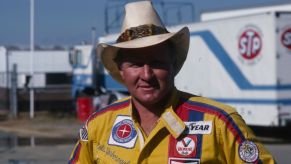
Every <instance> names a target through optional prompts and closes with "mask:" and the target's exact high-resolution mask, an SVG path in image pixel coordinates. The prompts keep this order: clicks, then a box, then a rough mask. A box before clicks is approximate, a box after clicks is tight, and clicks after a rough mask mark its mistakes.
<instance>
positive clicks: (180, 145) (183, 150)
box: [176, 137, 196, 156]
mask: <svg viewBox="0 0 291 164" xmlns="http://www.w3.org/2000/svg"><path fill="white" fill-rule="evenodd" d="M195 146H196V144H195V141H194V140H193V139H192V138H190V137H185V138H183V139H182V140H181V141H178V142H177V144H176V150H177V152H178V153H179V154H180V155H183V156H188V155H190V154H192V153H193V152H194V150H195Z"/></svg>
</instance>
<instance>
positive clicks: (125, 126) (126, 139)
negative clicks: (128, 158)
mask: <svg viewBox="0 0 291 164" xmlns="http://www.w3.org/2000/svg"><path fill="white" fill-rule="evenodd" d="M136 138H137V132H136V130H135V128H134V125H133V122H132V120H131V118H130V117H129V116H117V118H116V120H115V122H114V124H113V127H112V129H111V135H110V138H109V141H108V144H110V145H116V146H121V147H125V148H132V147H134V145H135V142H136Z"/></svg>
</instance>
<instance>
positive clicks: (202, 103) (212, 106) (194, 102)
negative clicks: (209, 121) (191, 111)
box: [179, 91, 237, 115]
mask: <svg viewBox="0 0 291 164" xmlns="http://www.w3.org/2000/svg"><path fill="white" fill-rule="evenodd" d="M179 95H180V98H181V99H182V100H181V101H182V104H187V106H188V107H192V108H195V107H202V108H204V109H208V110H204V113H211V112H213V111H215V112H219V113H223V114H224V115H229V114H233V113H237V111H236V110H235V109H234V108H233V107H231V106H229V105H227V104H224V103H221V102H217V101H215V100H212V99H209V98H206V97H201V96H196V95H192V94H189V93H186V92H181V91H179Z"/></svg>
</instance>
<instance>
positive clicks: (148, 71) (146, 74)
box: [142, 64, 154, 80]
mask: <svg viewBox="0 0 291 164" xmlns="http://www.w3.org/2000/svg"><path fill="white" fill-rule="evenodd" d="M153 75H154V72H153V69H152V67H151V66H150V65H149V64H144V66H143V71H142V78H143V79H144V80H149V79H151V78H152V77H153Z"/></svg>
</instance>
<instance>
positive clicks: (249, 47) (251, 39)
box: [238, 25, 263, 64]
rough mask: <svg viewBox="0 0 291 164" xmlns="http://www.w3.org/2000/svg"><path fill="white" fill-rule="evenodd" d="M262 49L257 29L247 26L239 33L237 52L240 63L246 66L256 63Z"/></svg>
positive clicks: (260, 36)
mask: <svg viewBox="0 0 291 164" xmlns="http://www.w3.org/2000/svg"><path fill="white" fill-rule="evenodd" d="M262 47H263V42H262V34H261V31H260V29H259V28H257V27H255V26H253V25H248V26H246V27H244V28H243V29H242V30H241V31H240V34H239V38H238V50H239V55H240V59H241V61H242V62H244V63H246V64H254V63H256V61H258V60H259V59H260V58H261V55H260V54H261V50H262Z"/></svg>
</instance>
